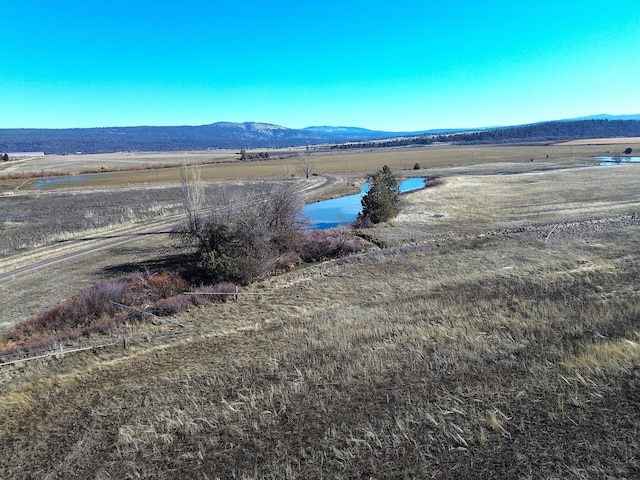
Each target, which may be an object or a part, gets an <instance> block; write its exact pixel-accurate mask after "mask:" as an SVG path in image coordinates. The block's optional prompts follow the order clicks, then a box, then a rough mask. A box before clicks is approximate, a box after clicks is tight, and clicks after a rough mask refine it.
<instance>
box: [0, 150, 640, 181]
mask: <svg viewBox="0 0 640 480" xmlns="http://www.w3.org/2000/svg"><path fill="white" fill-rule="evenodd" d="M618 140H619V139H618ZM627 140H628V142H626V143H622V142H621V141H616V139H613V140H612V141H611V142H610V143H605V142H604V141H601V142H597V143H593V144H582V143H577V144H573V143H571V142H569V143H566V144H548V145H546V144H535V145H473V146H453V145H430V146H423V147H405V148H395V149H376V150H328V149H327V147H319V148H318V150H317V151H316V150H311V151H310V154H311V156H312V157H311V158H312V159H313V162H314V167H315V168H314V171H315V172H316V173H319V174H344V175H346V176H352V175H353V176H361V175H363V174H366V173H368V172H371V171H375V170H378V169H380V168H382V166H383V165H389V167H391V168H392V169H394V170H396V171H398V172H401V171H403V170H411V169H412V168H413V167H414V165H415V164H416V163H417V164H419V165H420V166H421V167H422V168H427V169H440V168H450V167H453V166H460V165H464V166H465V167H468V166H469V165H482V164H494V163H495V162H501V163H502V162H511V163H514V164H515V165H516V168H517V169H518V170H520V169H521V168H523V167H522V164H523V163H525V162H530V163H531V165H530V166H529V167H526V168H530V169H545V168H555V167H557V166H558V165H575V164H578V163H587V164H597V163H598V162H597V159H596V158H595V157H597V156H599V155H609V154H611V153H621V152H622V151H623V150H624V149H625V148H626V147H632V148H633V150H634V151H640V141H639V140H638V139H635V138H631V139H627ZM302 152H303V149H300V148H291V149H284V150H273V151H270V155H271V159H270V160H260V161H249V162H239V161H237V159H238V158H239V155H238V152H236V151H232V150H223V151H215V150H214V151H204V152H177V153H176V152H173V153H171V152H161V153H158V152H156V153H153V152H151V153H144V152H142V153H117V154H96V155H65V156H55V155H53V156H46V157H44V158H33V159H27V160H20V161H16V162H9V163H6V164H0V193H2V192H12V191H22V190H27V191H28V190H33V189H56V188H78V187H92V188H97V187H110V188H113V187H119V186H122V185H128V186H144V185H149V184H176V183H179V181H180V169H179V168H178V167H176V165H181V164H183V163H185V162H186V163H189V164H200V165H202V167H201V173H202V178H203V180H207V181H215V180H231V179H249V178H282V177H284V176H289V175H295V176H302V172H303V168H302V161H301V159H300V156H299V155H300V154H301V153H302ZM249 153H251V152H249ZM254 153H258V151H256V152H254ZM102 167H104V168H105V169H106V170H113V171H106V172H105V173H92V174H84V175H79V172H86V171H98V172H99V171H100V169H101V168H102ZM160 167H169V168H160ZM51 172H60V173H67V174H72V175H73V178H72V179H69V178H66V179H65V178H53V179H51V178H49V179H48V181H47V179H38V178H28V179H14V178H9V177H7V178H4V179H3V175H16V174H34V175H39V174H41V173H43V174H47V173H51Z"/></svg>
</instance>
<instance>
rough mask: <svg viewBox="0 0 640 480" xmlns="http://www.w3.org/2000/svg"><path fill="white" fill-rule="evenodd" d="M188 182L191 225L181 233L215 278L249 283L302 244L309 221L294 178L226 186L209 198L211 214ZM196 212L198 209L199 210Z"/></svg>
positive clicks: (208, 203) (189, 178) (194, 186)
mask: <svg viewBox="0 0 640 480" xmlns="http://www.w3.org/2000/svg"><path fill="white" fill-rule="evenodd" d="M187 180H188V181H184V182H183V183H184V184H186V185H187V186H188V187H185V199H186V203H187V204H189V205H190V206H189V207H188V208H187V210H188V212H190V213H188V215H189V216H188V219H187V220H188V225H187V226H186V227H185V230H184V231H182V232H181V233H182V234H183V235H184V236H185V237H187V240H189V241H190V242H191V243H192V244H193V245H194V246H195V247H196V249H197V251H198V253H199V255H200V259H201V264H202V266H203V267H204V269H205V270H206V271H207V272H208V273H209V275H210V276H211V277H214V278H215V280H232V281H239V282H242V283H246V282H249V281H251V280H253V279H254V278H256V277H259V276H261V275H263V274H264V273H266V272H268V271H269V270H270V269H271V268H272V265H273V262H274V261H275V260H276V258H277V257H278V256H279V255H281V254H283V253H285V252H287V251H288V250H290V249H294V248H295V247H296V243H297V242H300V241H301V237H302V235H303V229H304V227H305V226H306V223H305V219H304V217H303V213H304V203H303V201H302V197H301V195H300V194H299V192H298V191H297V190H296V188H295V185H294V184H293V183H291V182H282V181H280V182H267V181H264V182H256V183H252V184H249V185H223V186H220V187H218V188H216V189H215V190H213V191H212V192H211V193H210V194H209V195H208V197H207V199H206V203H207V207H210V208H208V209H207V210H208V211H207V214H206V216H204V215H203V214H202V212H203V208H204V207H203V204H202V203H200V202H198V201H196V199H197V198H202V197H199V196H198V195H197V194H196V193H191V190H193V189H195V190H198V189H197V187H196V185H197V182H196V181H195V179H194V177H193V176H190V177H187ZM191 212H194V213H193V214H192V213H191Z"/></svg>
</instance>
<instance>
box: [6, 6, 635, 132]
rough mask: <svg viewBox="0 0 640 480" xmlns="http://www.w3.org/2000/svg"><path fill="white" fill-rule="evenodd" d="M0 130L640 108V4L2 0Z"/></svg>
mask: <svg viewBox="0 0 640 480" xmlns="http://www.w3.org/2000/svg"><path fill="white" fill-rule="evenodd" d="M0 32H1V40H0V59H1V62H0V128H65V127H100V126H130V125H202V124H208V123H213V122H217V121H233V122H242V121H258V122H267V123H275V124H278V125H283V126H286V127H291V128H302V127H306V126H311V125H334V126H335V125H347V126H358V127H364V128H370V129H377V130H387V131H414V130H422V129H430V128H448V127H478V126H491V125H514V124H521V123H530V122H536V121H541V120H552V119H559V118H568V117H578V116H583V115H591V114H598V113H610V114H637V113H640V88H639V86H640V2H638V1H637V0H629V1H618V0H608V1H606V2H604V1H563V0H555V1H553V2H550V1H546V0H541V1H538V2H516V1H513V0H511V1H491V0H488V1H483V2H479V1H477V0H476V1H456V0H449V1H448V2H438V3H435V2H429V1H426V0H395V1H393V2H387V1H380V2H372V1H363V0H362V1H361V0H353V1H351V0H342V1H334V0H328V1H323V2H317V1H316V2H303V1H300V0H297V1H282V0H273V1H270V2H265V1H241V0H237V1H233V2H232V1H219V2H211V1H195V0H182V1H166V0H154V1H149V2H147V1H136V0H127V1H121V0H111V1H100V0H97V1H68V0H58V1H54V0H49V1H34V0H4V1H3V3H2V5H0Z"/></svg>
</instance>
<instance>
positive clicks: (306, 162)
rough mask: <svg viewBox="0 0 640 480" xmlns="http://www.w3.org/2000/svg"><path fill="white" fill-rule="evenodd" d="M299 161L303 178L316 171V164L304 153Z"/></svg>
mask: <svg viewBox="0 0 640 480" xmlns="http://www.w3.org/2000/svg"><path fill="white" fill-rule="evenodd" d="M300 161H301V162H302V172H303V173H304V176H305V178H309V177H310V176H311V175H313V173H314V171H315V169H316V162H315V161H314V160H313V159H312V158H311V155H309V154H308V153H306V152H303V153H301V154H300Z"/></svg>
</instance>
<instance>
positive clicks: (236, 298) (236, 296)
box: [233, 285, 238, 302]
mask: <svg viewBox="0 0 640 480" xmlns="http://www.w3.org/2000/svg"><path fill="white" fill-rule="evenodd" d="M233 301H234V302H237V301H238V286H237V285H236V294H235V296H234V297H233Z"/></svg>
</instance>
